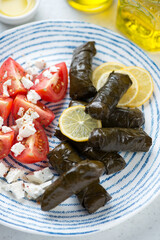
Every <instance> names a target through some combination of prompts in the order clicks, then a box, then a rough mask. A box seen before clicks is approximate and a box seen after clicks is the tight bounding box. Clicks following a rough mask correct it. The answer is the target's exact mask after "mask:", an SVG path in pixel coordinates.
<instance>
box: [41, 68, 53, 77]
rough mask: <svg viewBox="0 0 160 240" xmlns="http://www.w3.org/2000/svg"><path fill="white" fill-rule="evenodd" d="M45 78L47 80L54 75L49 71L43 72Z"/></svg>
mask: <svg viewBox="0 0 160 240" xmlns="http://www.w3.org/2000/svg"><path fill="white" fill-rule="evenodd" d="M43 76H44V77H47V78H49V79H50V78H52V73H51V72H50V71H49V70H48V69H47V70H46V71H44V72H43Z"/></svg>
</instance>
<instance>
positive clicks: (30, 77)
mask: <svg viewBox="0 0 160 240" xmlns="http://www.w3.org/2000/svg"><path fill="white" fill-rule="evenodd" d="M26 78H28V79H29V80H31V81H32V80H33V76H32V75H30V74H28V73H27V75H26Z"/></svg>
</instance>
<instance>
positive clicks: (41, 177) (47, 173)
mask: <svg viewBox="0 0 160 240" xmlns="http://www.w3.org/2000/svg"><path fill="white" fill-rule="evenodd" d="M53 177H54V175H53V172H52V171H51V170H50V169H49V167H46V168H44V169H42V170H39V171H35V172H33V173H30V174H28V175H26V178H27V179H28V181H29V182H33V183H39V184H41V183H44V182H47V181H49V180H51V179H53Z"/></svg>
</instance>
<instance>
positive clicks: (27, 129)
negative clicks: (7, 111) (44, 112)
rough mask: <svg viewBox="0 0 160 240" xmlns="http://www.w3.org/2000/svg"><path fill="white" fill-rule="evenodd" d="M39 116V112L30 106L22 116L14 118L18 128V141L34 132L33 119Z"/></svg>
mask: <svg viewBox="0 0 160 240" xmlns="http://www.w3.org/2000/svg"><path fill="white" fill-rule="evenodd" d="M37 118H39V114H38V113H37V112H36V111H34V110H33V109H32V108H29V109H28V110H27V111H26V112H25V114H24V116H23V117H21V118H19V119H17V120H16V124H17V126H18V128H19V134H18V136H17V140H18V141H22V140H23V138H26V137H30V136H32V135H33V134H34V133H36V129H35V127H34V123H33V120H34V119H37Z"/></svg>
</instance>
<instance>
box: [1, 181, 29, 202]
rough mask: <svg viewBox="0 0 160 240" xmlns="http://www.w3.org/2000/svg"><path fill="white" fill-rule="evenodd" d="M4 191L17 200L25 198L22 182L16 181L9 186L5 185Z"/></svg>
mask: <svg viewBox="0 0 160 240" xmlns="http://www.w3.org/2000/svg"><path fill="white" fill-rule="evenodd" d="M4 190H5V191H7V192H11V193H12V194H13V196H14V197H15V198H16V199H18V200H20V199H22V198H24V197H25V192H24V182H23V181H17V182H14V183H11V184H7V185H5V187H4Z"/></svg>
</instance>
